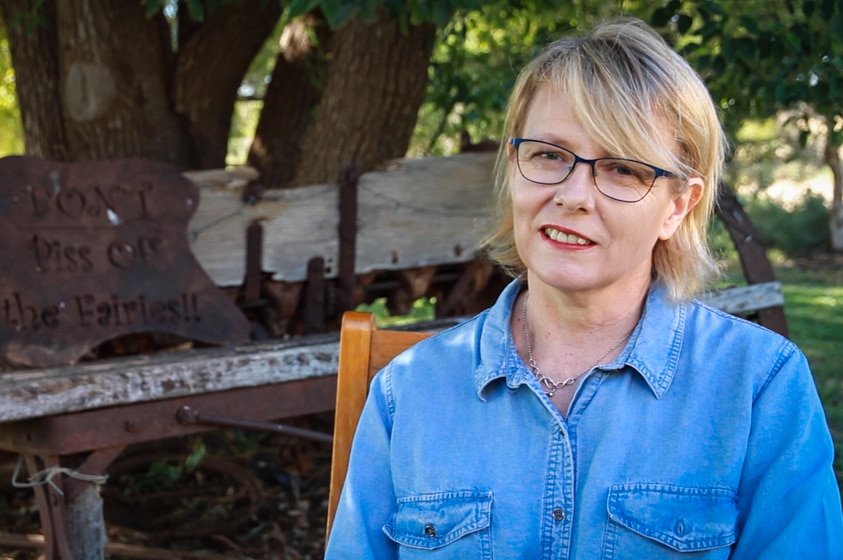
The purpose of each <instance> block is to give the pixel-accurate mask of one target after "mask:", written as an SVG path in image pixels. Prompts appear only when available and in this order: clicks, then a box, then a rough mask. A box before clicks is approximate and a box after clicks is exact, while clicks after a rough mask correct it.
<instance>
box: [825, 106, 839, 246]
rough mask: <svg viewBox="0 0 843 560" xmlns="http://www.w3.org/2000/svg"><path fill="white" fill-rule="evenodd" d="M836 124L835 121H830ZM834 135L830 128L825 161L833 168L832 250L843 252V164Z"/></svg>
mask: <svg viewBox="0 0 843 560" xmlns="http://www.w3.org/2000/svg"><path fill="white" fill-rule="evenodd" d="M829 122H830V123H831V122H834V121H829ZM832 138H833V135H832V134H831V130H830V127H829V134H828V139H827V140H826V145H825V150H824V154H823V156H824V157H823V159H824V160H825V163H826V164H828V166H829V167H831V177H832V182H833V188H832V195H831V223H830V224H829V226H830V230H831V249H832V250H833V251H837V252H843V163H841V160H840V150H841V146H838V145H836V144H835V143H834V142H833V141H832Z"/></svg>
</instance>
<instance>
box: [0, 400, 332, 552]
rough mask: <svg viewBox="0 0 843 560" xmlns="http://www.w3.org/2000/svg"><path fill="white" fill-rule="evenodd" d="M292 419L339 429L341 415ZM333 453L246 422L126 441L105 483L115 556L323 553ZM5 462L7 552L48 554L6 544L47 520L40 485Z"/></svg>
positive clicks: (1, 507)
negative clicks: (39, 504) (242, 427)
mask: <svg viewBox="0 0 843 560" xmlns="http://www.w3.org/2000/svg"><path fill="white" fill-rule="evenodd" d="M284 423H285V424H290V425H298V426H301V427H307V428H310V429H314V430H319V431H322V432H326V433H330V432H331V431H332V429H333V416H332V414H321V415H312V416H305V417H301V418H296V419H292V420H289V419H285V420H284ZM330 458H331V450H330V445H326V444H324V443H318V442H312V441H310V440H305V439H301V438H294V437H291V436H287V435H281V434H273V433H266V432H245V431H239V430H223V431H218V432H209V433H205V434H202V435H198V436H191V437H186V438H178V439H171V440H164V441H158V442H154V443H150V444H144V445H140V446H134V447H130V448H127V449H126V451H124V453H123V454H122V455H121V456H120V457H119V458H118V459H117V460H116V461H115V462H114V463H112V465H111V466H110V467H109V469H108V475H109V480H108V481H107V482H106V484H105V485H103V486H102V487H101V495H102V496H103V499H104V515H105V520H106V526H107V530H108V538H109V543H110V545H109V546H110V550H109V549H107V554H106V558H109V559H110V560H122V559H124V558H184V559H200V558H201V559H208V560H211V559H222V558H233V559H242V560H245V559H253V560H304V559H308V560H309V559H320V558H322V557H323V555H324V546H325V517H326V511H327V500H328V485H329V481H330ZM199 459H201V460H199ZM197 462H198V464H195V463H197ZM0 463H2V464H0V477H2V478H0V532H2V533H0V559H1V560H6V559H14V560H34V559H38V558H43V552H42V551H41V550H40V549H38V548H34V547H21V546H14V545H11V546H10V545H9V544H4V539H3V536H4V535H7V534H12V535H15V536H19V535H31V534H38V533H39V532H40V522H39V519H38V511H37V509H36V506H35V500H34V497H33V493H32V490H31V489H20V488H14V487H13V486H12V484H11V478H12V474H13V472H14V466H15V463H16V461H15V460H14V457H13V456H5V457H4V458H0ZM27 476H28V475H27V473H26V471H25V470H23V471H22V472H21V473H20V474H19V475H18V480H19V481H25V480H26V477H27ZM10 540H11V537H9V538H7V539H6V541H10Z"/></svg>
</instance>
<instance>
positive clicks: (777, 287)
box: [699, 282, 784, 315]
mask: <svg viewBox="0 0 843 560" xmlns="http://www.w3.org/2000/svg"><path fill="white" fill-rule="evenodd" d="M699 299H700V301H702V302H704V303H706V304H708V305H710V306H712V307H716V308H718V309H720V310H722V311H725V312H726V313H732V314H738V315H739V314H742V313H750V312H752V311H757V310H759V309H765V308H768V307H774V306H777V305H784V296H783V295H782V286H781V284H780V283H779V282H762V283H760V284H750V285H748V286H735V287H733V288H726V289H724V290H719V291H716V292H708V293H706V294H702V295H701V296H700V297H699Z"/></svg>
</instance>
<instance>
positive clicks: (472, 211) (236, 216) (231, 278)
mask: <svg viewBox="0 0 843 560" xmlns="http://www.w3.org/2000/svg"><path fill="white" fill-rule="evenodd" d="M494 157H495V154H493V153H468V154H460V155H456V156H452V157H448V158H423V159H402V160H397V161H395V162H394V163H392V164H391V165H390V167H389V168H388V169H387V170H384V171H377V172H372V173H366V174H364V175H363V176H361V177H360V181H359V185H358V190H359V196H358V236H357V255H356V259H355V261H356V262H355V270H356V272H357V274H363V273H366V272H371V271H373V270H395V269H404V268H413V267H417V266H424V265H429V264H444V263H455V262H467V261H469V260H471V259H472V258H473V257H474V255H475V246H476V244H477V242H478V241H479V239H480V237H481V236H482V235H483V233H484V228H485V227H487V226H488V224H489V220H490V212H489V208H490V206H491V203H492V197H493V195H492V169H493V165H494ZM187 176H188V177H189V178H192V179H193V180H194V181H196V182H197V184H198V185H199V187H200V192H201V201H200V204H199V209H198V210H197V212H196V214H195V215H194V217H193V219H192V220H191V222H190V225H189V228H188V236H189V239H190V242H191V247H192V249H193V252H194V254H195V255H196V258H197V259H198V260H199V262H200V264H201V265H202V267H203V268H204V269H205V270H206V272H207V273H208V274H209V275H210V276H211V278H212V279H213V280H214V282H215V283H216V284H217V285H218V286H236V285H239V284H240V283H241V282H242V281H243V276H244V273H245V262H246V243H245V239H246V228H247V227H248V225H249V224H250V223H252V222H253V221H259V222H260V223H261V224H262V225H263V227H264V247H263V268H264V271H265V272H270V273H272V278H273V279H274V280H279V281H286V282H300V281H303V280H304V279H305V278H306V277H307V262H308V261H309V260H310V259H311V258H313V257H322V258H323V259H325V269H326V270H325V272H326V276H327V277H329V278H333V277H335V276H336V274H337V265H338V258H339V236H338V233H337V232H338V227H339V186H338V185H335V184H329V185H312V186H307V187H301V188H297V189H291V190H283V191H268V192H266V193H265V194H264V197H263V199H262V200H261V201H260V202H258V203H257V204H254V205H248V204H244V203H243V202H242V201H241V192H240V190H239V189H237V188H229V186H230V181H234V186H241V185H242V180H240V179H238V177H235V178H234V179H230V180H226V179H225V178H224V174H223V175H222V176H221V177H222V178H221V177H209V176H207V175H202V174H187ZM244 176H245V177H249V176H250V175H249V174H248V173H246V174H245V175H244ZM238 181H239V182H238ZM220 185H225V186H220Z"/></svg>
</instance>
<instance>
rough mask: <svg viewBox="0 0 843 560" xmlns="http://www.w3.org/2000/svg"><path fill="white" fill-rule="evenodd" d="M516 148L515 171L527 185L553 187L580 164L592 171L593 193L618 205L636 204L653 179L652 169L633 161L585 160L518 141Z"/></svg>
mask: <svg viewBox="0 0 843 560" xmlns="http://www.w3.org/2000/svg"><path fill="white" fill-rule="evenodd" d="M516 146H517V148H516V149H517V163H518V169H519V171H520V172H521V175H522V176H523V177H524V178H525V179H527V180H528V181H532V182H534V183H540V184H544V185H556V184H559V183H561V182H563V181H565V179H567V178H568V176H569V175H571V173H573V171H574V168H575V167H576V164H577V163H584V164H586V165H589V166H590V167H591V168H592V169H591V172H592V177H593V178H594V185H595V186H596V187H597V189H598V190H599V191H600V192H601V193H603V194H604V195H606V196H608V197H609V198H613V199H615V200H619V201H622V202H637V201H639V200H641V199H642V198H644V197H645V196H646V195H647V193H648V192H650V189H651V188H652V187H653V183H654V182H655V180H656V176H657V172H656V170H655V169H654V168H653V167H651V166H649V165H648V164H646V163H643V162H638V161H634V160H627V159H620V158H599V159H596V160H593V161H591V160H585V159H584V158H580V157H579V156H577V155H576V154H574V153H573V152H571V151H570V150H567V149H565V148H562V147H561V146H556V145H554V144H549V143H545V142H541V141H538V140H520V141H518V143H517V144H516Z"/></svg>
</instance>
